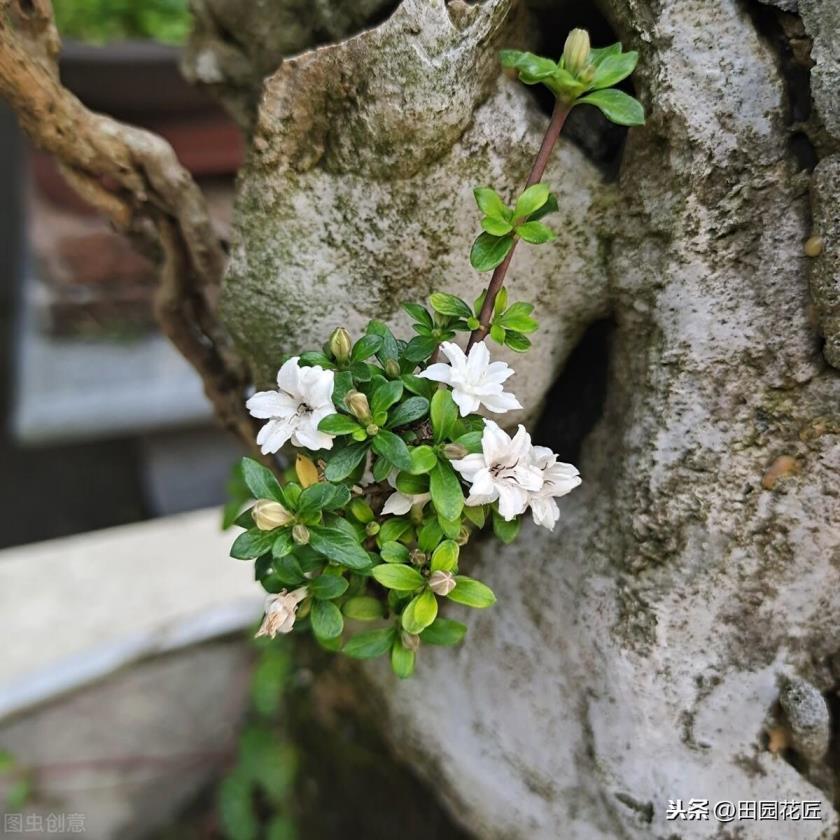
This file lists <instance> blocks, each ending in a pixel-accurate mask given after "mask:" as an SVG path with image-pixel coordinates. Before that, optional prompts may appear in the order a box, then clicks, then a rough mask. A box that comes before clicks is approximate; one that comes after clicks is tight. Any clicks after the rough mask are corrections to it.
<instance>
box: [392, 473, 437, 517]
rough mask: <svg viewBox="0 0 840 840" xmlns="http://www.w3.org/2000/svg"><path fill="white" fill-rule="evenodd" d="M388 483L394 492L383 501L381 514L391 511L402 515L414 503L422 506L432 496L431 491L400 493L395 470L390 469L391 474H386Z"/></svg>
mask: <svg viewBox="0 0 840 840" xmlns="http://www.w3.org/2000/svg"><path fill="white" fill-rule="evenodd" d="M388 484H390V485H391V487H393V488H394V490H396V492H395V493H391V495H390V496H388V498H387V500H386V501H385V504H384V506H383V507H382V513H383V514H385V513H393V514H396V515H397V516H402V515H403V514H404V513H408V512H409V511H410V510H411V509H412V508H413V507H414V505H420V506H421V508H422V506H423V505H425V504H426V502H428V501H429V499H431V498H432V494H431V493H417V494H415V495H410V494H408V493H401V492H400V491H399V490H397V470H392V471H391V474H390V475H389V476H388Z"/></svg>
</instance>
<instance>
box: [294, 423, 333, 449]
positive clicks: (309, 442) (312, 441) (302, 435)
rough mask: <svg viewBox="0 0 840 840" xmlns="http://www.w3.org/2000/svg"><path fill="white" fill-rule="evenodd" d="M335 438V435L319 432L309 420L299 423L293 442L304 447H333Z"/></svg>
mask: <svg viewBox="0 0 840 840" xmlns="http://www.w3.org/2000/svg"><path fill="white" fill-rule="evenodd" d="M333 440H334V438H333V435H328V434H326V433H325V432H319V431H318V429H317V428H316V427H315V426H314V425H313V424H312V423H311V422H309V421H304V422H302V423H299V424H298V426H297V428H296V429H295V431H294V433H293V434H292V443H293V444H294V445H295V446H300V447H302V448H304V449H313V450H318V449H332V448H333Z"/></svg>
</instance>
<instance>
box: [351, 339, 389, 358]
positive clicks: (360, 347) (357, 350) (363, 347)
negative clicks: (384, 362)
mask: <svg viewBox="0 0 840 840" xmlns="http://www.w3.org/2000/svg"><path fill="white" fill-rule="evenodd" d="M380 347H382V336H379V335H364V336H362V337H361V338H360V339H359V340H358V341H357V342H356V343H355V344H354V345H353V349H352V350H351V351H350V361H352V362H363V361H364V360H365V359H369V358H370V357H371V356H372V355H373V354H374V353H376V352H377V351H378V350H379V348H380Z"/></svg>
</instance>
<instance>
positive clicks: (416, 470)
mask: <svg viewBox="0 0 840 840" xmlns="http://www.w3.org/2000/svg"><path fill="white" fill-rule="evenodd" d="M427 405H428V403H427ZM409 455H410V457H411V469H410V470H408V472H410V473H411V474H412V475H425V474H426V473H427V472H430V471H431V470H433V469H434V467H435V464H437V460H438V459H437V455H436V454H435V450H434V449H432V447H431V446H427V445H426V444H423V445H422V446H415V447H414V448H413V449H412V450H411V451H410V452H409Z"/></svg>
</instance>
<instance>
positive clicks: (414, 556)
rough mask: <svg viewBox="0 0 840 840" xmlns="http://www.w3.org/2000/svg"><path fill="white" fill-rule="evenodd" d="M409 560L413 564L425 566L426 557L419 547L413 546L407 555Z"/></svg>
mask: <svg viewBox="0 0 840 840" xmlns="http://www.w3.org/2000/svg"><path fill="white" fill-rule="evenodd" d="M409 557H410V559H411V562H412V563H413V564H414V565H415V566H425V565H426V562H427V560H428V558H427V557H426V555H425V553H424V552H422V551H420V549H419V548H415V549H414V550H413V551H412V552H411V554H410V555H409Z"/></svg>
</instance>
